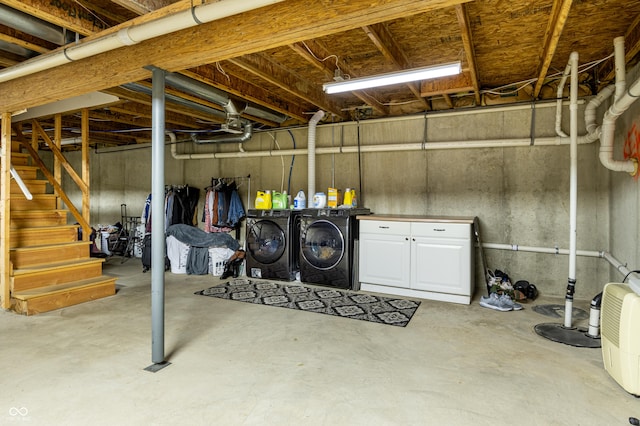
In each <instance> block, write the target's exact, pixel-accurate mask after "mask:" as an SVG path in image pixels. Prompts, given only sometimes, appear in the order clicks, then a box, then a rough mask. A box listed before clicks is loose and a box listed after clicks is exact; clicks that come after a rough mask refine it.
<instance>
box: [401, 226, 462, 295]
mask: <svg viewBox="0 0 640 426" xmlns="http://www.w3.org/2000/svg"><path fill="white" fill-rule="evenodd" d="M411 266H412V282H411V288H413V289H414V290H425V291H434V292H438V293H448V294H460V295H464V296H470V295H471V241H470V240H469V239H457V238H430V237H412V241H411Z"/></svg>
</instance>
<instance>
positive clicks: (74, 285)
mask: <svg viewBox="0 0 640 426" xmlns="http://www.w3.org/2000/svg"><path fill="white" fill-rule="evenodd" d="M116 280H117V278H116V277H111V276H108V275H101V276H99V277H95V278H88V279H85V280H79V281H73V282H70V283H65V284H54V285H50V286H46V287H39V288H35V289H31V290H23V291H20V292H18V293H14V294H12V297H13V298H15V299H20V300H27V299H31V298H34V297H41V296H45V295H53V294H56V293H63V292H65V291H69V290H74V289H80V288H84V287H92V286H95V285H98V284H107V283H109V282H110V281H111V282H113V283H114V284H115V281H116Z"/></svg>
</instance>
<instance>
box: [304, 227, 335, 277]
mask: <svg viewBox="0 0 640 426" xmlns="http://www.w3.org/2000/svg"><path fill="white" fill-rule="evenodd" d="M345 249H346V246H345V241H344V236H343V235H342V232H340V229H338V227H337V226H336V225H335V224H334V223H333V222H329V221H328V220H316V221H313V222H311V223H309V224H308V225H307V226H303V231H302V235H301V238H300V251H301V253H302V257H303V258H304V260H305V261H307V263H309V264H310V265H312V266H314V267H315V268H318V269H322V270H327V269H331V268H334V267H335V266H336V265H337V264H338V263H340V261H341V260H342V258H343V257H344V254H345Z"/></svg>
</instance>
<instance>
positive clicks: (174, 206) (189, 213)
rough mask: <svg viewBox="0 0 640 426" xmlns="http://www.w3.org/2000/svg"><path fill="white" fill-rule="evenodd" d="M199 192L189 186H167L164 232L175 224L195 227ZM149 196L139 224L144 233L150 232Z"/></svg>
mask: <svg viewBox="0 0 640 426" xmlns="http://www.w3.org/2000/svg"><path fill="white" fill-rule="evenodd" d="M199 199H200V190H199V189H198V188H194V187H192V186H189V185H180V186H167V187H165V194H164V219H165V220H164V228H165V229H164V231H165V232H166V230H167V228H168V227H169V226H171V225H175V224H185V225H191V226H195V225H196V223H197V220H196V213H197V208H198V200H199ZM151 217H152V214H151V194H149V196H148V197H147V200H146V202H145V205H144V208H143V210H142V216H141V218H140V219H141V222H142V223H143V224H144V229H145V232H146V233H150V232H151V228H152V227H151Z"/></svg>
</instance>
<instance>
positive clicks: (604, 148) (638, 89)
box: [600, 37, 640, 176]
mask: <svg viewBox="0 0 640 426" xmlns="http://www.w3.org/2000/svg"><path fill="white" fill-rule="evenodd" d="M620 39H621V40H620ZM614 46H615V50H614V52H615V55H616V61H615V62H616V97H615V102H614V104H613V105H611V107H610V108H609V109H608V110H607V112H606V113H605V114H604V118H603V119H602V135H601V138H600V162H601V163H602V165H603V166H605V167H606V168H607V169H609V170H613V171H615V172H627V173H629V174H630V175H632V176H635V175H636V174H637V173H638V162H637V161H636V160H635V159H629V160H614V159H613V141H614V137H615V131H616V124H615V123H616V120H617V119H618V117H620V116H621V115H622V114H623V113H624V112H625V111H626V110H627V109H628V108H629V107H630V106H631V104H633V103H634V102H635V101H636V99H637V98H638V97H640V79H638V80H636V81H635V82H634V83H633V84H632V85H631V87H629V89H628V90H626V91H625V90H624V87H622V84H624V81H623V83H622V84H619V83H618V78H622V76H624V74H625V71H624V38H623V37H618V38H616V39H615V44H614ZM620 57H622V59H620Z"/></svg>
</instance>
